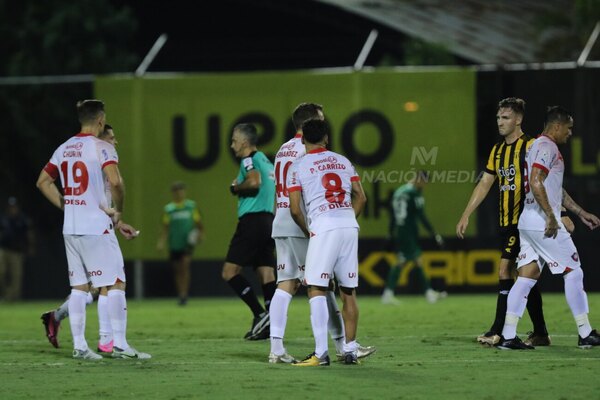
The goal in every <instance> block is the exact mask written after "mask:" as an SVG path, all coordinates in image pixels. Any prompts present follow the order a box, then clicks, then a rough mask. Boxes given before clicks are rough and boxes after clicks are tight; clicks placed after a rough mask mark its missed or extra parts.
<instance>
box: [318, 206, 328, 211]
mask: <svg viewBox="0 0 600 400" xmlns="http://www.w3.org/2000/svg"><path fill="white" fill-rule="evenodd" d="M325 210H327V206H325V205H322V206H319V211H321V212H323V211H325Z"/></svg>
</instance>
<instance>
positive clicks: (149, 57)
mask: <svg viewBox="0 0 600 400" xmlns="http://www.w3.org/2000/svg"><path fill="white" fill-rule="evenodd" d="M167 38H168V36H167V34H166V33H163V34H162V35H160V36H159V37H158V39H156V42H154V44H153V45H152V48H150V51H149V52H148V54H146V57H144V59H143V60H142V63H141V64H140V66H139V67H137V69H136V70H135V76H142V75H144V74H145V73H146V70H147V69H148V67H149V66H150V64H152V61H154V58H155V57H156V55H157V54H158V52H159V51H160V49H162V47H163V46H164V45H165V42H166V41H167Z"/></svg>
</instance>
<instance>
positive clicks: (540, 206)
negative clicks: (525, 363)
mask: <svg viewBox="0 0 600 400" xmlns="http://www.w3.org/2000/svg"><path fill="white" fill-rule="evenodd" d="M572 127H573V117H572V116H571V115H570V114H569V113H568V112H567V111H566V110H565V109H563V108H562V107H558V106H555V107H550V108H548V111H547V113H546V121H545V126H544V132H543V133H542V136H540V137H539V138H538V139H536V140H535V141H534V143H533V145H532V146H531V148H530V149H529V151H528V153H527V156H526V168H527V175H526V176H527V177H528V182H527V183H525V192H526V197H525V206H524V208H523V212H522V213H521V216H520V217H519V236H520V239H521V250H520V253H519V257H518V266H517V268H518V272H519V276H518V278H517V281H516V282H515V284H514V285H513V287H512V288H511V290H510V293H509V294H508V305H507V312H506V318H505V322H504V328H503V329H502V338H501V341H500V343H499V344H498V347H499V348H501V349H509V350H529V349H533V348H534V347H533V346H530V345H528V344H525V343H523V342H522V341H521V340H520V339H519V338H518V336H517V324H518V322H519V318H521V316H522V315H523V312H524V311H525V306H526V304H527V296H528V294H529V291H530V290H531V288H532V287H533V286H534V285H535V284H536V283H537V280H538V278H539V277H540V273H541V271H542V268H543V267H544V265H548V268H550V271H551V272H552V273H553V274H562V275H563V278H564V282H565V297H566V299H567V303H568V304H569V308H570V309H571V313H572V314H573V317H574V318H575V322H576V324H577V330H578V332H579V339H578V343H577V344H578V346H579V347H580V348H590V347H592V346H598V345H600V335H598V333H597V332H596V330H595V329H592V327H591V325H590V322H589V320H588V312H589V308H588V301H587V295H586V293H585V291H584V289H583V271H582V270H581V264H580V261H579V254H578V253H577V248H576V247H575V244H574V243H573V240H572V238H571V235H570V234H569V233H568V232H567V231H566V230H565V227H564V225H563V224H562V223H561V222H560V210H561V204H562V205H563V206H564V207H565V208H567V209H568V210H570V211H572V212H574V213H575V214H577V215H578V216H579V218H580V219H581V221H582V222H583V223H584V224H586V225H587V226H588V227H589V228H590V229H595V228H597V227H598V226H600V219H598V217H596V216H595V215H593V214H590V213H588V212H586V211H585V210H583V208H581V206H579V205H578V204H577V203H575V202H574V201H573V199H571V197H570V196H569V195H568V194H567V192H566V191H565V190H564V189H563V188H562V184H563V174H564V171H565V163H564V160H563V157H562V155H561V154H560V151H559V150H558V146H557V145H559V144H564V143H566V142H567V140H568V139H569V137H570V136H571V128H572Z"/></svg>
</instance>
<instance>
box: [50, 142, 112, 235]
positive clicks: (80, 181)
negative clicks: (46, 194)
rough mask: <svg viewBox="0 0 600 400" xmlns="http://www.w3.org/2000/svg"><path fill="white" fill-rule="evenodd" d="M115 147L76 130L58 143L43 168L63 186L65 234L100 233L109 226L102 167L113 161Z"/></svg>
mask: <svg viewBox="0 0 600 400" xmlns="http://www.w3.org/2000/svg"><path fill="white" fill-rule="evenodd" d="M118 162H119V157H118V156H117V152H116V150H115V148H114V147H113V146H112V145H111V144H109V143H106V142H105V141H103V140H100V139H98V138H96V137H95V136H94V135H91V134H85V133H80V134H77V135H75V136H73V137H72V138H70V139H69V140H67V141H66V142H65V143H63V144H62V145H60V146H59V147H58V149H56V151H55V152H54V154H53V155H52V158H50V161H49V162H48V164H46V166H45V167H44V170H45V171H46V172H47V173H48V175H50V176H51V177H52V178H54V179H56V178H57V177H59V176H60V180H61V183H62V187H63V196H64V201H65V206H64V224H63V234H65V235H102V234H104V233H105V232H106V230H107V229H110V227H111V219H110V217H109V216H108V215H107V214H106V213H105V212H104V209H106V208H108V207H110V205H109V204H108V200H107V198H106V193H105V184H104V176H103V173H102V170H103V169H104V167H106V166H107V165H110V164H117V163H118Z"/></svg>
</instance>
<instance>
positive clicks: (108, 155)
mask: <svg viewBox="0 0 600 400" xmlns="http://www.w3.org/2000/svg"><path fill="white" fill-rule="evenodd" d="M98 153H99V157H100V165H101V166H102V169H104V168H105V167H106V166H108V165H111V164H118V163H119V156H118V155H117V150H116V149H115V147H114V146H113V145H111V144H109V143H106V142H104V141H99V142H98Z"/></svg>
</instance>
